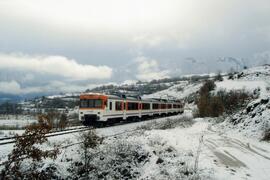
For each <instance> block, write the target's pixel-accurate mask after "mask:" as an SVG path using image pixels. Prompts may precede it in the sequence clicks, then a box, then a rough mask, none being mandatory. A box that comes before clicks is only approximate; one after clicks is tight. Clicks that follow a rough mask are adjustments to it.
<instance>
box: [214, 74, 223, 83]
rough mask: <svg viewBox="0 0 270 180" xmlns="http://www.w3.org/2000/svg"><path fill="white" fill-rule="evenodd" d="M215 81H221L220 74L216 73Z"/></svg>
mask: <svg viewBox="0 0 270 180" xmlns="http://www.w3.org/2000/svg"><path fill="white" fill-rule="evenodd" d="M215 81H223V77H222V75H221V72H218V74H217V75H216V77H215Z"/></svg>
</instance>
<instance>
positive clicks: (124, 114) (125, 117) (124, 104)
mask: <svg viewBox="0 0 270 180" xmlns="http://www.w3.org/2000/svg"><path fill="white" fill-rule="evenodd" d="M126 119H127V102H126V100H124V101H123V120H126Z"/></svg>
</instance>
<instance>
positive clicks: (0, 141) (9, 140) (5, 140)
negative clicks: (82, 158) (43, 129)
mask: <svg viewBox="0 0 270 180" xmlns="http://www.w3.org/2000/svg"><path fill="white" fill-rule="evenodd" d="M90 129H93V128H92V127H81V128H74V129H66V130H62V131H54V132H50V133H48V134H46V137H53V136H60V135H65V134H72V133H77V132H83V131H87V130H90ZM19 137H23V136H19ZM14 142H15V137H6V138H0V146H1V145H6V144H12V143H14Z"/></svg>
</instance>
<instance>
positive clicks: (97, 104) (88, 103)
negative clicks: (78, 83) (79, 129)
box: [80, 99, 102, 108]
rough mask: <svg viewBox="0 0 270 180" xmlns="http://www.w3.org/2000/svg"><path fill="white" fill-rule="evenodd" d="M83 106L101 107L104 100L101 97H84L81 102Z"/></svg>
mask: <svg viewBox="0 0 270 180" xmlns="http://www.w3.org/2000/svg"><path fill="white" fill-rule="evenodd" d="M80 107H81V108H101V107H102V100H101V99H89V100H88V99H82V100H81V102H80Z"/></svg>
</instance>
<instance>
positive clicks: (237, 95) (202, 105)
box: [197, 82, 252, 117]
mask: <svg viewBox="0 0 270 180" xmlns="http://www.w3.org/2000/svg"><path fill="white" fill-rule="evenodd" d="M214 87H215V85H213V84H212V82H206V83H205V84H204V85H203V86H202V88H201V89H200V96H199V99H198V101H197V107H198V115H199V117H218V116H220V115H222V114H223V113H224V112H226V113H228V114H229V113H233V112H235V111H236V110H239V109H240V108H242V107H244V105H246V103H247V100H249V99H250V98H251V97H252V96H251V95H250V94H249V93H247V92H246V91H244V90H231V91H229V92H226V91H225V90H220V91H218V92H217V93H216V94H211V93H210V91H211V90H213V88H214Z"/></svg>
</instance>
